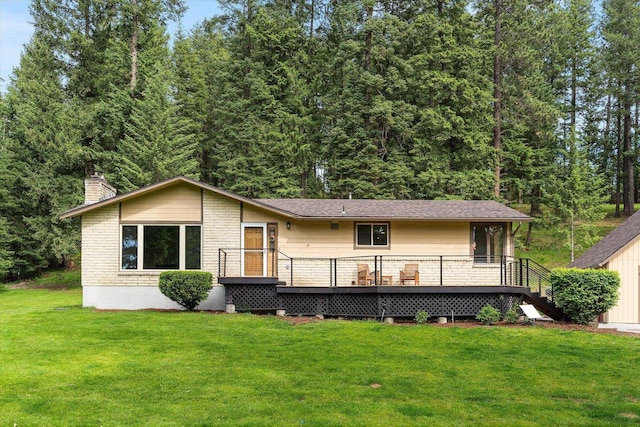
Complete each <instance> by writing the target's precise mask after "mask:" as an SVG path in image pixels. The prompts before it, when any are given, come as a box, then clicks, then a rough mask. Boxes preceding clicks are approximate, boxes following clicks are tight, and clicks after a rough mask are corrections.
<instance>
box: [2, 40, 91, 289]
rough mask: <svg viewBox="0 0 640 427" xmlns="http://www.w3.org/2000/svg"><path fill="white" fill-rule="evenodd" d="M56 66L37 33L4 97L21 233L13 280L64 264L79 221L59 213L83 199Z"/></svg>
mask: <svg viewBox="0 0 640 427" xmlns="http://www.w3.org/2000/svg"><path fill="white" fill-rule="evenodd" d="M53 64H55V58H54V56H53V52H52V51H51V49H50V47H49V44H48V43H47V42H46V38H43V37H41V35H40V34H39V33H36V34H35V35H34V37H33V39H32V40H31V42H30V43H29V45H27V47H26V50H25V53H24V54H23V56H22V58H21V62H20V67H19V69H18V70H17V71H16V74H15V76H14V78H13V79H12V83H11V85H10V86H9V91H8V94H7V98H6V110H7V121H6V135H7V136H8V139H7V140H6V143H7V145H6V147H5V149H6V150H8V151H9V154H8V155H9V156H10V158H11V159H12V161H11V165H10V168H11V170H10V171H9V175H8V176H9V177H10V178H9V179H10V180H11V182H10V187H9V188H11V190H10V194H9V195H8V198H9V199H10V203H9V209H8V210H9V213H8V215H7V221H8V222H9V224H10V225H11V229H12V233H13V235H14V236H15V237H17V238H18V240H17V241H16V242H15V243H16V244H15V246H12V247H11V251H12V252H13V253H14V256H15V258H14V263H13V264H14V265H13V267H12V272H11V276H14V277H17V276H19V275H25V274H27V275H28V274H32V273H35V272H38V271H39V270H40V269H42V268H45V267H47V266H48V265H50V264H60V263H64V262H66V261H68V259H69V257H70V256H73V255H74V254H75V253H76V252H77V250H78V247H79V228H78V224H77V222H73V221H71V222H70V221H61V220H60V219H59V215H60V214H61V213H62V212H64V211H66V210H67V209H69V208H70V207H72V206H75V205H78V204H79V203H80V201H81V194H82V189H81V185H82V176H83V167H82V165H83V155H82V149H81V147H79V145H78V140H79V135H78V131H77V129H76V128H75V127H74V126H73V123H74V120H73V110H72V108H71V106H70V105H69V104H68V103H66V102H65V99H66V98H65V94H64V90H63V88H62V85H61V78H60V75H59V72H58V71H57V69H56V67H55V65H53ZM5 209H6V205H5Z"/></svg>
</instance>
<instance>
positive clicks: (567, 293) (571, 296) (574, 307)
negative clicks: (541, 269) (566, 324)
mask: <svg viewBox="0 0 640 427" xmlns="http://www.w3.org/2000/svg"><path fill="white" fill-rule="evenodd" d="M551 285H552V286H553V298H554V301H555V303H556V305H557V306H558V307H560V308H561V309H562V311H564V313H565V314H566V315H567V316H568V317H569V319H571V320H572V321H573V322H576V323H580V324H583V325H585V324H587V323H589V322H591V321H592V320H593V319H595V318H596V316H598V315H599V314H601V313H604V312H605V311H607V310H609V309H610V308H611V307H613V306H614V305H615V304H616V302H617V301H618V288H619V287H620V276H619V275H618V273H617V272H616V271H610V270H595V269H586V270H580V269H577V268H557V269H555V270H553V271H552V272H551Z"/></svg>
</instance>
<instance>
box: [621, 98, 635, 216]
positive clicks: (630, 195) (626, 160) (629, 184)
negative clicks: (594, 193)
mask: <svg viewBox="0 0 640 427" xmlns="http://www.w3.org/2000/svg"><path fill="white" fill-rule="evenodd" d="M623 126H624V129H623V144H624V148H623V149H624V153H623V156H622V175H623V177H624V182H623V185H622V192H623V202H624V211H623V213H624V215H626V216H631V215H633V210H634V206H633V203H634V201H635V200H634V193H635V191H634V188H635V187H634V183H633V151H632V147H631V101H629V100H625V103H624V123H623Z"/></svg>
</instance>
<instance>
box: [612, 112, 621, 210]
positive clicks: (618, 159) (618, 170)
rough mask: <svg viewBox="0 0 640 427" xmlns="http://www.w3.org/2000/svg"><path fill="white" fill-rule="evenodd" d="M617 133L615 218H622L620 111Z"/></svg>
mask: <svg viewBox="0 0 640 427" xmlns="http://www.w3.org/2000/svg"><path fill="white" fill-rule="evenodd" d="M616 122H617V132H616V212H615V214H614V216H615V217H616V218H620V181H621V180H622V141H621V138H620V135H621V133H620V128H621V127H622V118H621V117H620V110H618V114H617V117H616Z"/></svg>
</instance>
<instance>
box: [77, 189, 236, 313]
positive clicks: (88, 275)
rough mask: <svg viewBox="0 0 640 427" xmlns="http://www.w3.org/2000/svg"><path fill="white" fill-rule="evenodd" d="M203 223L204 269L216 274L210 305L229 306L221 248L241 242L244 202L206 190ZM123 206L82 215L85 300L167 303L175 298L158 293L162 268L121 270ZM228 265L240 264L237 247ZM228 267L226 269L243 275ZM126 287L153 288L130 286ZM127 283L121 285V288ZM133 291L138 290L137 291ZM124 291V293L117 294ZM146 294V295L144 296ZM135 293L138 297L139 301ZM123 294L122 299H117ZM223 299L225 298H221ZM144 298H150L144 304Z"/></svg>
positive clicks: (102, 303)
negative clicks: (222, 276)
mask: <svg viewBox="0 0 640 427" xmlns="http://www.w3.org/2000/svg"><path fill="white" fill-rule="evenodd" d="M203 207H204V212H203V223H202V270H203V271H208V272H210V273H212V274H213V277H214V290H213V291H212V294H211V295H212V296H211V298H210V301H208V303H207V307H209V308H216V309H218V308H220V307H221V306H222V307H224V301H223V299H224V292H221V291H220V289H217V290H216V289H215V288H221V287H220V285H218V284H217V276H218V248H239V247H240V203H239V202H237V201H234V200H231V199H228V198H226V197H223V196H220V195H217V194H214V193H210V192H205V193H204V199H203ZM119 214H120V208H119V205H117V204H115V205H111V206H106V207H104V208H101V209H97V210H95V211H91V212H88V213H86V214H84V215H83V216H82V286H83V287H84V288H85V292H84V294H85V298H84V305H86V306H95V307H99V308H123V309H126V308H134V307H135V308H168V307H171V304H170V302H169V304H167V301H164V300H163V298H164V296H162V295H160V296H158V290H157V287H158V276H159V274H160V273H159V272H149V271H121V270H120V245H121V242H120V220H119ZM229 257H230V259H229V261H230V262H229V263H228V265H229V266H238V269H239V265H240V262H239V259H233V257H235V258H238V257H239V254H238V252H237V251H236V252H232V253H230V254H229ZM239 273H240V272H239V271H237V272H236V271H229V270H227V275H239ZM122 287H127V288H133V287H140V288H148V290H144V289H140V290H139V291H134V290H130V291H126V290H124V289H122ZM118 289H122V290H118ZM132 292H134V293H133V294H132ZM118 295H120V297H119V296H118ZM145 295H146V296H147V297H144V296H145ZM131 298H134V300H135V304H134V303H132V301H131ZM118 299H121V300H122V304H121V305H118V302H117V301H118ZM218 299H220V300H221V301H218ZM144 301H148V303H149V305H148V307H145V304H144ZM132 304H133V305H132Z"/></svg>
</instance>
